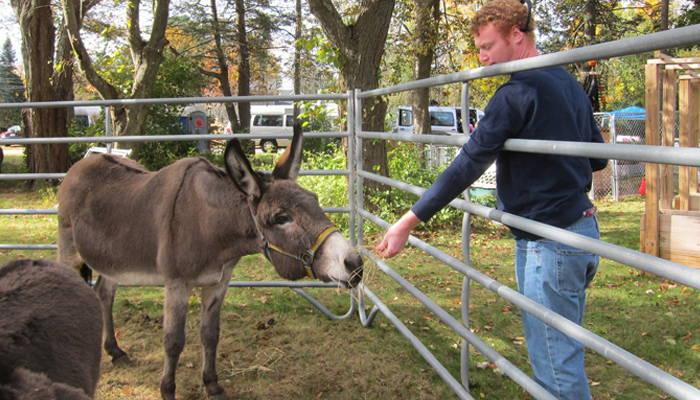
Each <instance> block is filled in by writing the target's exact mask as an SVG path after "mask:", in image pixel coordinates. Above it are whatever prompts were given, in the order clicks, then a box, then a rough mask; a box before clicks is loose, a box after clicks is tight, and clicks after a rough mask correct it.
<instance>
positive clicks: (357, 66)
mask: <svg viewBox="0 0 700 400" xmlns="http://www.w3.org/2000/svg"><path fill="white" fill-rule="evenodd" d="M394 4H395V0H362V1H361V7H359V9H360V13H359V14H358V15H357V17H356V19H355V22H354V23H353V24H349V25H346V24H345V22H344V21H343V19H342V17H341V16H340V14H339V13H338V11H337V10H336V8H335V6H334V5H333V2H332V1H331V0H309V7H310V9H311V12H312V13H313V14H314V15H315V16H316V18H317V19H318V20H319V22H320V24H321V27H322V29H323V31H324V33H325V34H326V36H327V37H328V40H329V41H330V43H331V45H332V46H333V47H334V48H335V49H336V51H337V53H338V57H339V58H340V64H341V65H342V67H341V75H342V77H343V80H344V81H345V84H346V85H347V87H348V88H359V89H361V90H363V91H367V90H371V89H376V88H377V87H378V85H379V68H380V63H381V60H382V55H383V54H384V47H385V45H386V37H387V33H388V31H389V24H390V22H391V15H392V12H393V10H394ZM386 109H387V105H386V101H385V100H384V99H383V98H381V97H379V98H372V99H364V100H363V101H362V116H363V118H362V121H363V123H362V129H363V130H367V131H379V132H384V118H385V116H386ZM362 167H363V169H364V170H366V171H372V172H374V173H377V174H380V175H383V176H389V167H388V162H387V154H386V145H385V142H383V141H374V140H367V139H365V140H363V165H362ZM367 187H368V188H370V189H381V190H386V189H388V188H387V187H386V186H385V185H381V184H379V183H377V182H373V181H368V182H367Z"/></svg>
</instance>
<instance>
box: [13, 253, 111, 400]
mask: <svg viewBox="0 0 700 400" xmlns="http://www.w3.org/2000/svg"><path fill="white" fill-rule="evenodd" d="M101 313H102V310H101V307H100V301H99V300H98V299H97V296H95V293H93V291H92V289H90V286H88V285H87V284H86V283H85V282H84V281H83V280H82V279H80V276H78V274H76V273H75V272H73V271H69V270H68V269H67V268H65V267H64V266H62V265H60V264H59V263H57V262H53V261H48V260H26V259H24V260H14V261H9V262H7V263H5V264H3V265H0V399H36V400H57V399H66V400H87V399H89V398H92V396H93V395H94V393H95V387H96V386H97V380H98V379H99V377H100V354H101V353H102V350H101V349H100V344H101V342H102V318H101V317H100V314H101Z"/></svg>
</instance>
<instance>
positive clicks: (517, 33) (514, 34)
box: [510, 25, 525, 44]
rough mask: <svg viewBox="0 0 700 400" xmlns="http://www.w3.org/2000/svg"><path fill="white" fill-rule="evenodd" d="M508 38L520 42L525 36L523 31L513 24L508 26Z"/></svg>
mask: <svg viewBox="0 0 700 400" xmlns="http://www.w3.org/2000/svg"><path fill="white" fill-rule="evenodd" d="M510 38H511V40H512V41H513V42H514V43H517V44H520V43H522V41H523V39H524V38H525V33H524V32H523V31H521V30H520V27H519V26H517V25H513V26H512V27H511V28H510Z"/></svg>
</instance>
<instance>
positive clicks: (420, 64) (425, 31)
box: [412, 0, 440, 168]
mask: <svg viewBox="0 0 700 400" xmlns="http://www.w3.org/2000/svg"><path fill="white" fill-rule="evenodd" d="M439 6H440V2H439V0H415V1H414V4H413V16H414V19H415V21H416V26H415V32H414V39H413V51H414V57H413V79H414V80H419V79H426V78H430V70H431V66H432V64H433V55H434V54H435V46H436V43H437V35H438V31H437V28H438V22H439V20H440V8H439ZM412 103H413V107H412V109H413V132H414V133H418V134H423V133H431V131H432V129H431V123H430V88H423V89H416V90H414V91H413V100H412ZM415 145H416V147H417V148H418V149H419V150H423V148H424V147H425V146H424V145H423V144H422V143H416V144H415ZM419 162H420V165H421V166H422V167H423V168H425V164H426V163H425V159H424V158H421V159H420V161H419Z"/></svg>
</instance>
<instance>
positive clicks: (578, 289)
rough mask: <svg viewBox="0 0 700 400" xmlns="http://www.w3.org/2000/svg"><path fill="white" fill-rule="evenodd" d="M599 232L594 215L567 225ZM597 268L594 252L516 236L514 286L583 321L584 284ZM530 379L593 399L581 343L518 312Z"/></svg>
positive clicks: (559, 392)
mask: <svg viewBox="0 0 700 400" xmlns="http://www.w3.org/2000/svg"><path fill="white" fill-rule="evenodd" d="M566 230H568V231H572V232H576V233H578V234H581V235H584V236H588V237H592V238H595V239H599V238H600V231H599V229H598V221H597V219H596V217H595V216H592V217H588V218H582V219H580V220H579V221H577V222H576V223H574V224H573V225H571V226H569V227H568V228H566ZM597 269H598V256H596V255H594V254H590V253H587V252H585V251H583V250H579V249H576V248H574V247H571V246H566V245H563V244H561V243H557V242H554V241H551V240H548V239H540V240H537V241H529V240H526V239H520V240H516V253H515V270H516V275H517V279H518V289H519V290H520V293H521V294H523V295H524V296H525V297H527V298H529V299H531V300H534V301H535V302H537V303H539V304H541V305H543V306H544V307H547V308H548V309H550V310H552V311H554V312H556V313H557V314H559V315H561V316H563V317H565V318H567V319H569V320H570V321H573V322H575V323H577V324H579V325H580V324H581V321H582V320H583V311H584V307H585V303H586V288H587V287H588V285H589V284H590V283H591V281H592V280H593V277H594V276H595V273H596V270H597ZM522 318H523V327H524V328H525V338H526V341H527V350H528V354H529V356H530V365H531V366H532V370H533V373H534V379H535V381H536V382H537V383H539V384H540V385H542V387H544V388H545V389H547V391H549V392H550V393H551V394H552V395H554V396H556V397H557V398H558V399H585V400H590V399H591V392H590V388H589V386H588V377H587V376H586V370H585V369H584V367H583V358H584V346H583V345H582V344H581V343H579V342H578V341H576V340H574V339H571V338H570V337H568V336H566V335H564V334H563V333H561V332H559V331H558V330H556V329H554V328H552V327H551V326H549V325H547V324H545V323H544V322H542V321H540V320H539V319H537V318H535V317H533V316H531V315H530V314H528V313H526V312H522Z"/></svg>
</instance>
